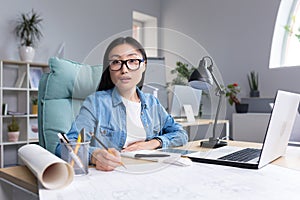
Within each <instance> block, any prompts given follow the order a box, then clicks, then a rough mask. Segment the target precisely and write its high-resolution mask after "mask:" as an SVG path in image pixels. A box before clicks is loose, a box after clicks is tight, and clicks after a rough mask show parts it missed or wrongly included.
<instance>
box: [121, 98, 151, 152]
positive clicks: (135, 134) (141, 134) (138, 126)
mask: <svg viewBox="0 0 300 200" xmlns="http://www.w3.org/2000/svg"><path fill="white" fill-rule="evenodd" d="M122 100H123V103H124V105H125V107H126V126H127V137H126V142H125V145H124V147H127V146H128V145H129V144H131V143H133V142H137V141H145V140H146V131H145V129H144V126H143V123H142V120H141V102H133V101H129V100H128V99H125V98H123V97H122Z"/></svg>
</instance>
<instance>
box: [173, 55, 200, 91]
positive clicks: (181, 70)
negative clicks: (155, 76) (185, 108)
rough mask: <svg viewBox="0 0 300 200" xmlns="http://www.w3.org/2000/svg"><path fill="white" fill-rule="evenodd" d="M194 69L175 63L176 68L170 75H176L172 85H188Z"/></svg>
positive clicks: (184, 64) (185, 64)
mask: <svg viewBox="0 0 300 200" xmlns="http://www.w3.org/2000/svg"><path fill="white" fill-rule="evenodd" d="M195 69H196V68H195V67H193V66H192V67H189V65H188V64H187V63H182V62H180V61H178V62H176V68H175V69H173V70H171V73H172V74H177V76H176V77H175V78H174V79H173V81H172V85H188V80H189V78H190V76H191V74H192V73H193V71H194V70H195Z"/></svg>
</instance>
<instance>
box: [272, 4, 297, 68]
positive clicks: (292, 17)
mask: <svg viewBox="0 0 300 200" xmlns="http://www.w3.org/2000/svg"><path fill="white" fill-rule="evenodd" d="M299 28H300V0H285V1H281V4H280V7H279V10H278V14H277V19H276V24H275V29H274V35H273V42H272V49H271V56H270V66H269V67H270V68H276V67H291V66H300V59H299V49H300V38H299V37H297V35H298V34H299V31H300V30H299Z"/></svg>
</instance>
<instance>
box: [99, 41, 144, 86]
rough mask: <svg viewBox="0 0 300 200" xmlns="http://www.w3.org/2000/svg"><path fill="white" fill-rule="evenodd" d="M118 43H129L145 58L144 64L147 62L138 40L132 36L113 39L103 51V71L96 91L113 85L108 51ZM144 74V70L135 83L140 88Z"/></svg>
mask: <svg viewBox="0 0 300 200" xmlns="http://www.w3.org/2000/svg"><path fill="white" fill-rule="evenodd" d="M120 44H130V45H132V46H134V47H135V48H136V49H137V50H138V51H139V52H140V53H141V54H142V56H143V59H144V60H145V64H147V55H146V52H145V49H144V48H143V46H142V45H141V44H140V43H139V42H138V41H136V40H135V39H134V38H132V37H120V38H117V39H115V40H114V41H112V42H111V43H110V44H109V45H108V47H107V49H106V51H105V54H104V58H103V73H102V77H101V81H100V84H99V86H98V89H97V91H101V90H109V89H111V88H113V87H115V84H114V83H113V82H112V80H111V77H110V73H109V62H108V61H109V53H110V52H111V50H112V49H113V48H114V47H116V46H118V45H120ZM144 76H145V72H144V73H143V75H142V79H141V81H140V82H139V83H138V85H137V86H138V87H139V88H140V89H142V87H143V83H144Z"/></svg>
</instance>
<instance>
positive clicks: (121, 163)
mask: <svg viewBox="0 0 300 200" xmlns="http://www.w3.org/2000/svg"><path fill="white" fill-rule="evenodd" d="M90 135H91V136H92V137H94V138H95V140H96V141H97V142H98V143H99V144H100V145H101V146H102V147H103V148H104V149H105V150H106V151H108V153H110V154H112V155H113V152H111V151H110V150H109V148H108V147H107V146H106V145H105V144H104V143H103V142H101V140H99V139H98V138H97V137H96V136H95V134H94V133H92V132H90ZM119 164H120V165H122V166H123V167H124V168H125V169H127V168H126V166H125V164H124V163H123V162H119Z"/></svg>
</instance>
